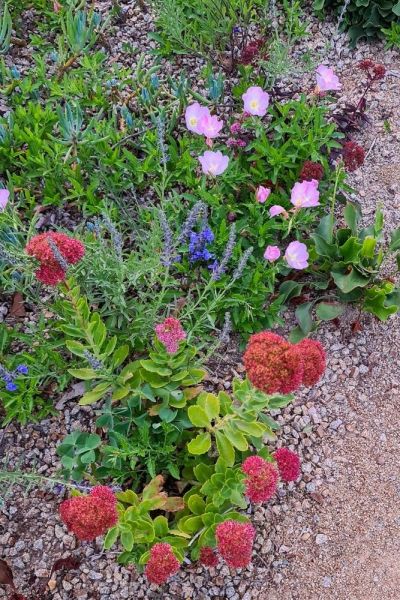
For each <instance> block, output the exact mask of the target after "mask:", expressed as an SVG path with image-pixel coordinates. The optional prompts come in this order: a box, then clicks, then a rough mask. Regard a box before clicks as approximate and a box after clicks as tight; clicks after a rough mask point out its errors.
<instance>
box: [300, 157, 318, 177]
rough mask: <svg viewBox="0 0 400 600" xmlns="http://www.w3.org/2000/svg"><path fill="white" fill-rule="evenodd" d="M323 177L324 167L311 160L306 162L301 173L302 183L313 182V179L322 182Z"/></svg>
mask: <svg viewBox="0 0 400 600" xmlns="http://www.w3.org/2000/svg"><path fill="white" fill-rule="evenodd" d="M323 176H324V167H323V166H322V165H320V164H319V163H316V162H312V161H311V160H306V161H305V163H304V165H303V167H302V169H301V171H300V181H312V180H313V179H316V180H317V181H321V179H322V178H323Z"/></svg>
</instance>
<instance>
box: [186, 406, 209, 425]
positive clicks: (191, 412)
mask: <svg viewBox="0 0 400 600" xmlns="http://www.w3.org/2000/svg"><path fill="white" fill-rule="evenodd" d="M188 417H189V419H190V420H191V422H192V423H193V425H194V426H195V427H210V425H211V421H210V419H209V417H208V415H207V413H206V411H205V410H204V408H201V406H198V405H196V406H189V408H188Z"/></svg>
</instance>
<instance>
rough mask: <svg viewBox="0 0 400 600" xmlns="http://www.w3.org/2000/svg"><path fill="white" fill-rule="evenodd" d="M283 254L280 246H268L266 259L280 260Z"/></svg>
mask: <svg viewBox="0 0 400 600" xmlns="http://www.w3.org/2000/svg"><path fill="white" fill-rule="evenodd" d="M280 255H281V251H280V250H279V248H278V246H267V247H266V249H265V252H264V258H265V260H269V262H274V261H275V260H278V258H279V257H280Z"/></svg>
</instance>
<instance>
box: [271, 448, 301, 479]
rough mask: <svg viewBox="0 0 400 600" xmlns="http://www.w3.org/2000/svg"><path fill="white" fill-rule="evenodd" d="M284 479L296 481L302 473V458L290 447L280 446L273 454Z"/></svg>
mask: <svg viewBox="0 0 400 600" xmlns="http://www.w3.org/2000/svg"><path fill="white" fill-rule="evenodd" d="M273 456H274V458H275V460H276V464H277V465H278V469H279V475H280V477H281V479H282V481H286V482H289V481H296V479H297V478H298V476H299V475H300V458H299V457H298V456H297V454H296V453H295V452H292V451H291V450H289V449H288V448H279V450H277V451H276V452H274V454H273Z"/></svg>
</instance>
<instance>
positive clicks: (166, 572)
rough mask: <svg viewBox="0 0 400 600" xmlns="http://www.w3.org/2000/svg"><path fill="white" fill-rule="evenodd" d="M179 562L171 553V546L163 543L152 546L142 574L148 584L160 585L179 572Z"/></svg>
mask: <svg viewBox="0 0 400 600" xmlns="http://www.w3.org/2000/svg"><path fill="white" fill-rule="evenodd" d="M179 568H180V562H179V560H178V559H177V558H176V556H175V554H174V553H173V550H172V546H171V545H170V544H167V543H165V542H158V543H157V544H154V546H152V548H151V550H150V558H149V560H148V562H147V564H146V568H145V570H144V574H145V575H146V577H147V579H148V581H150V583H155V584H157V585H162V584H163V583H165V582H166V581H167V580H168V579H169V578H170V577H172V575H175V573H177V572H178V571H179Z"/></svg>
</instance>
